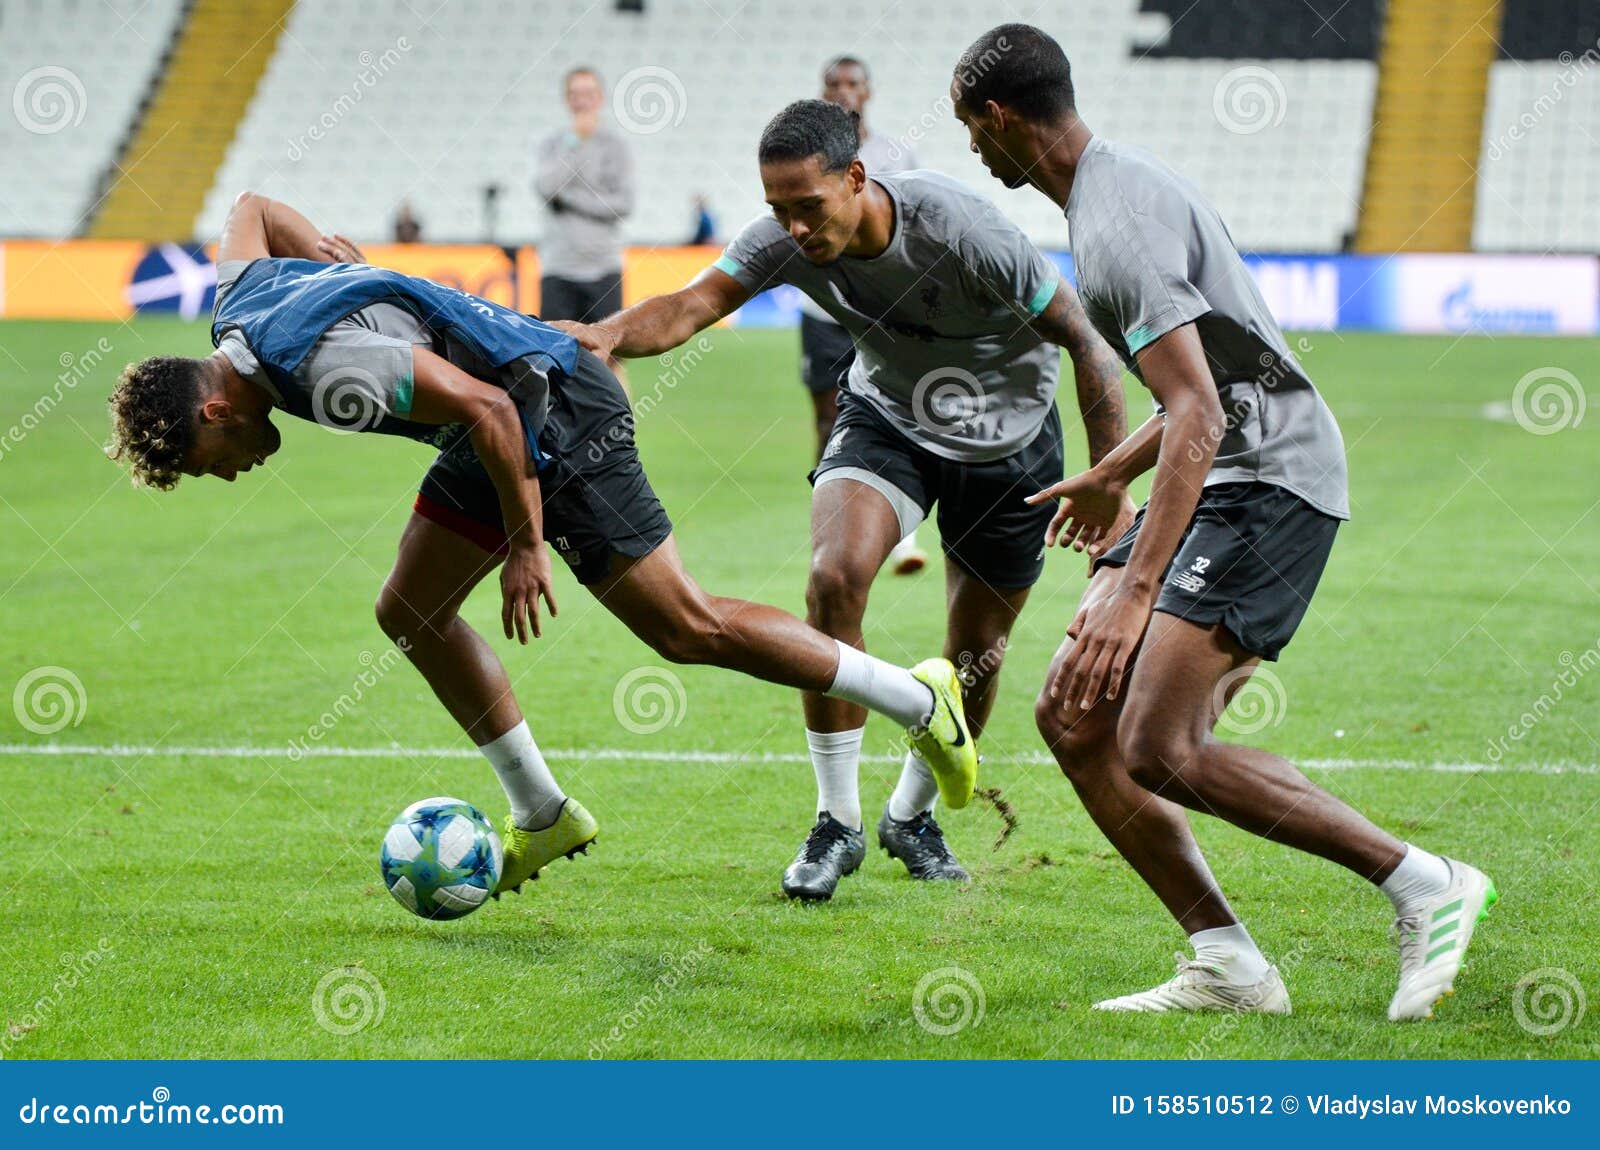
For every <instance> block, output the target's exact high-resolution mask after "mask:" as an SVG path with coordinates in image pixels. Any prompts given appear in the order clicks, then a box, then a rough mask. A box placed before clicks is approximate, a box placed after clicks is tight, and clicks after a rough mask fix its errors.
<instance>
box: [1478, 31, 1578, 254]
mask: <svg viewBox="0 0 1600 1150" xmlns="http://www.w3.org/2000/svg"><path fill="white" fill-rule="evenodd" d="M1505 9H1506V11H1505V17H1504V25H1503V27H1502V28H1501V31H1500V38H1499V39H1500V51H1499V54H1498V58H1497V59H1496V60H1495V62H1494V63H1493V64H1492V65H1491V66H1490V71H1489V99H1488V106H1487V108H1486V109H1485V112H1484V122H1483V145H1482V153H1481V158H1480V161H1479V169H1478V204H1477V213H1476V218H1475V221H1474V227H1473V246H1474V247H1476V248H1478V249H1480V250H1483V251H1530V252H1543V251H1559V252H1596V251H1600V5H1597V4H1595V3H1594V0H1519V2H1517V3H1508V4H1506V5H1505Z"/></svg>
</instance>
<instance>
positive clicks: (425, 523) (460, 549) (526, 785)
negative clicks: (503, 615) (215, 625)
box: [376, 514, 599, 894]
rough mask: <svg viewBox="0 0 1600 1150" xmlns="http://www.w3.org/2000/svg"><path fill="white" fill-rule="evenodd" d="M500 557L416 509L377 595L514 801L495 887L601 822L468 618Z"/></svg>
mask: <svg viewBox="0 0 1600 1150" xmlns="http://www.w3.org/2000/svg"><path fill="white" fill-rule="evenodd" d="M499 565H500V556H498V555H495V554H493V553H491V552H489V551H485V550H484V549H483V548H481V547H479V546H478V545H477V544H476V543H473V542H471V541H470V540H467V539H465V538H463V537H462V536H460V535H457V534H456V533H455V532H453V531H449V530H447V529H445V528H444V527H441V526H440V525H438V524H437V523H434V522H433V521H432V520H430V519H427V518H425V517H423V516H422V515H419V514H413V515H412V516H411V519H410V521H409V522H407V524H406V528H405V531H404V533H403V534H402V535H401V537H400V548H399V553H398V555H397V556H396V558H395V564H394V568H393V569H392V570H391V571H390V572H389V577H388V578H387V579H386V580H385V581H384V584H383V590H382V591H381V592H379V595H378V602H377V608H376V611H377V616H378V624H379V626H381V627H382V628H383V631H384V633H385V634H386V635H388V636H389V637H390V638H391V639H393V640H394V641H395V643H396V644H397V645H399V646H400V647H401V649H402V650H403V651H405V654H406V657H407V658H408V659H410V660H411V664H412V666H414V667H416V668H417V670H418V671H420V672H421V673H422V677H423V678H424V679H426V680H427V682H428V685H429V686H430V687H432V688H433V693H434V694H435V695H437V696H438V698H439V701H440V702H441V703H443V704H444V707H445V709H446V710H447V711H449V712H450V714H451V716H452V717H453V718H454V719H455V720H456V722H458V723H460V724H461V728H462V729H463V730H464V731H466V732H467V734H468V735H469V736H471V738H472V741H473V742H474V743H475V744H477V746H478V749H479V750H480V751H482V752H483V755H484V757H485V758H486V759H488V760H489V764H490V765H491V766H492V767H493V768H494V771H495V774H496V775H497V776H499V779H500V784H501V786H502V787H503V788H504V789H505V792H506V797H507V799H508V800H509V801H510V804H511V813H510V815H509V816H508V817H507V818H506V822H505V826H504V828H503V839H504V845H505V865H504V868H503V872H502V875H501V880H500V887H499V890H497V892H496V893H497V894H498V893H500V892H501V891H505V890H516V889H518V888H520V887H521V885H522V883H524V882H525V881H527V880H528V879H530V878H535V877H537V876H538V873H539V871H540V869H542V868H543V867H544V866H545V865H546V864H547V863H549V862H551V861H552V860H554V859H556V858H558V857H561V856H563V855H565V856H566V857H568V858H570V857H572V856H573V855H574V854H577V853H579V852H582V851H585V850H587V849H588V844H589V843H591V842H593V841H594V838H595V836H596V834H598V833H599V825H598V824H597V823H596V822H595V820H594V818H593V817H592V816H591V815H590V814H589V812H588V811H586V810H584V808H583V807H582V805H580V804H579V803H578V802H577V801H576V800H574V799H570V798H568V797H567V796H566V794H565V793H564V792H563V791H562V790H561V788H560V786H559V785H558V784H557V783H556V780H555V777H554V776H553V775H552V774H551V773H550V768H549V765H548V764H546V762H545V760H544V755H543V754H542V753H541V752H540V750H539V747H538V744H537V743H536V742H535V741H534V738H533V734H532V732H531V731H530V730H529V728H528V724H527V723H526V722H525V721H524V719H523V717H522V711H521V709H520V708H519V707H518V706H517V700H516V696H515V695H514V694H513V693H512V690H511V681H510V679H509V678H508V677H507V675H506V669H505V666H504V664H502V663H501V662H500V659H499V657H498V656H497V655H495V653H494V649H493V648H492V647H490V646H489V644H488V642H487V641H486V640H485V639H484V637H483V636H482V635H480V634H478V632H477V631H475V630H474V629H473V628H472V626H471V625H470V624H468V623H467V621H466V620H465V619H463V618H461V615H460V610H461V604H462V603H464V602H465V601H466V598H467V596H468V595H469V594H470V593H471V592H472V589H473V588H474V587H476V586H477V585H478V584H479V583H480V582H481V581H482V580H483V578H484V576H486V575H488V574H489V573H490V572H492V571H493V570H494V569H495V568H496V567H498V566H499Z"/></svg>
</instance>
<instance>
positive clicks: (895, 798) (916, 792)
mask: <svg viewBox="0 0 1600 1150" xmlns="http://www.w3.org/2000/svg"><path fill="white" fill-rule="evenodd" d="M938 797H939V784H938V783H937V782H936V781H934V777H933V772H932V771H931V770H929V769H928V764H927V763H925V762H923V761H922V760H921V759H919V758H918V757H917V756H916V755H913V754H910V753H908V754H907V755H906V763H905V766H903V767H901V768H900V781H899V782H898V783H896V784H895V787H894V793H893V794H892V795H890V796H889V817H890V818H891V819H894V820H895V821H896V822H902V823H903V822H905V821H906V820H907V819H909V818H914V817H915V816H916V815H917V814H918V813H920V812H922V811H931V810H933V802H934V800H935V799H937V798H938Z"/></svg>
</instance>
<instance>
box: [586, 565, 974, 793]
mask: <svg viewBox="0 0 1600 1150" xmlns="http://www.w3.org/2000/svg"><path fill="white" fill-rule="evenodd" d="M589 590H590V591H591V592H593V593H594V595H595V597H596V598H598V599H599V600H600V601H601V602H602V603H603V604H605V606H606V607H607V608H608V609H609V610H610V611H611V613H612V614H614V615H616V616H617V618H619V619H621V620H622V621H623V622H624V623H626V624H627V625H628V628H629V629H630V630H631V631H633V633H634V634H635V635H637V636H638V637H639V638H641V639H643V640H644V641H645V642H646V643H648V644H650V646H651V647H653V648H654V649H655V650H656V652H657V653H658V654H660V655H662V656H663V657H664V658H666V659H669V660H671V661H672V662H676V663H706V664H710V665H712V666H717V667H725V668H727V669H729V670H733V671H741V672H743V673H744V674H746V675H751V676H754V677H755V678H758V679H764V680H766V681H767V682H769V683H777V684H779V685H781V686H786V687H797V688H799V689H801V690H803V691H807V692H811V693H821V692H826V697H827V698H829V699H830V700H835V699H837V700H841V701H844V700H847V701H848V702H849V704H850V705H851V706H853V707H856V708H858V709H862V710H863V711H864V709H865V708H871V709H872V710H875V711H877V712H878V713H879V714H881V715H885V716H887V717H888V718H890V719H893V720H894V721H895V722H897V723H899V724H900V725H901V726H903V727H905V728H907V730H908V734H909V735H910V737H911V738H912V740H913V742H914V743H915V745H916V747H917V749H918V750H919V751H920V752H921V753H922V754H923V755H924V757H926V758H927V759H928V761H929V762H930V763H932V764H933V767H934V771H935V773H936V774H938V775H939V778H940V782H941V786H942V787H943V788H944V790H943V793H944V794H945V796H946V798H947V799H948V800H949V801H950V802H951V803H952V804H953V805H955V806H962V805H964V804H965V803H966V801H967V799H968V798H969V797H970V796H971V793H972V784H973V781H974V780H975V779H976V777H977V769H978V756H977V753H976V752H975V751H974V749H973V746H972V736H971V733H970V732H969V731H968V729H967V723H966V716H965V711H964V708H963V706H962V703H961V692H960V683H959V681H958V680H957V679H956V675H955V669H954V668H953V667H952V666H951V665H950V664H949V663H948V662H947V661H945V660H944V659H929V660H926V661H925V662H923V663H919V664H918V665H917V666H916V667H913V668H911V669H910V670H907V669H905V668H904V667H898V666H895V665H894V664H892V663H885V662H884V661H883V660H881V659H874V658H872V657H871V656H870V655H867V654H865V653H863V652H862V651H860V650H858V649H857V648H855V647H850V646H846V645H845V644H843V643H841V642H839V641H837V640H835V639H832V638H830V637H828V636H826V635H824V634H822V632H820V631H817V630H816V629H814V628H812V627H810V626H808V625H807V624H805V623H802V622H801V621H800V620H799V619H797V618H795V617H794V616H793V615H791V614H789V613H788V612H787V611H781V610H779V609H778V608H776V607H768V606H765V605H764V604H761V603H750V602H747V601H745V600H743V599H729V598H726V597H724V596H721V595H712V594H709V593H707V592H706V591H704V590H702V589H701V587H700V585H699V584H697V583H696V582H695V581H694V579H693V578H692V577H691V576H690V575H689V573H688V572H687V571H686V570H684V566H683V561H682V559H681V558H680V557H679V555H678V547H677V543H676V542H675V541H674V540H673V539H672V537H671V536H668V537H667V539H666V540H665V541H664V542H663V543H662V544H661V546H659V547H657V548H656V550H654V551H653V552H651V553H650V554H649V555H646V556H644V557H643V558H640V559H627V558H624V557H621V556H616V557H614V558H613V561H612V567H611V571H610V573H609V574H608V575H607V576H606V577H605V578H604V579H601V580H599V581H597V582H595V583H592V584H590V587H589Z"/></svg>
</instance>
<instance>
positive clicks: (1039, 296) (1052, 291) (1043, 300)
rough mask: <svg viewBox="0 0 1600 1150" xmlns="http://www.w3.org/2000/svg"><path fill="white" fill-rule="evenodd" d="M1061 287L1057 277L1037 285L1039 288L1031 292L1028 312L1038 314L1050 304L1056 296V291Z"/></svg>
mask: <svg viewBox="0 0 1600 1150" xmlns="http://www.w3.org/2000/svg"><path fill="white" fill-rule="evenodd" d="M1060 289H1061V280H1060V279H1059V278H1057V279H1053V280H1050V281H1049V282H1048V283H1042V284H1040V285H1039V290H1038V291H1036V292H1034V293H1033V298H1032V299H1031V300H1029V301H1028V314H1029V315H1038V314H1039V313H1040V312H1042V311H1043V310H1044V309H1045V308H1047V307H1049V306H1050V301H1051V300H1053V299H1055V298H1056V292H1057V291H1059V290H1060Z"/></svg>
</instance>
